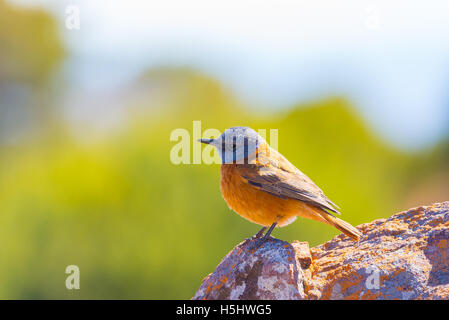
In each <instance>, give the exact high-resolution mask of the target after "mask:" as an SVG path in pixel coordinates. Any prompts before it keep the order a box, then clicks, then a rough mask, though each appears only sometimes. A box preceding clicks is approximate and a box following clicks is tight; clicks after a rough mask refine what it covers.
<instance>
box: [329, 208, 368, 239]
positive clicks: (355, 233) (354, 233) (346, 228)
mask: <svg viewBox="0 0 449 320" xmlns="http://www.w3.org/2000/svg"><path fill="white" fill-rule="evenodd" d="M321 216H322V217H323V218H324V219H325V220H326V221H327V222H328V223H329V224H330V225H331V226H334V227H335V228H337V229H338V230H340V231H341V232H343V233H344V234H345V235H347V236H348V237H350V238H352V239H353V240H356V241H358V240H359V238H360V237H361V236H362V233H361V232H360V231H359V230H357V228H355V227H353V226H352V225H350V224H349V223H347V222H346V221H343V220H341V219H339V218H337V217H334V216H333V215H331V214H329V213H327V212H323V213H321Z"/></svg>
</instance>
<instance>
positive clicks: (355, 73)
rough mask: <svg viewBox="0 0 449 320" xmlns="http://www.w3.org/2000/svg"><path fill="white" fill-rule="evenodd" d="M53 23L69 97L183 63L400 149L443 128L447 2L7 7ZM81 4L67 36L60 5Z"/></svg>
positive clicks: (448, 60) (269, 101)
mask: <svg viewBox="0 0 449 320" xmlns="http://www.w3.org/2000/svg"><path fill="white" fill-rule="evenodd" d="M10 2H14V3H16V4H20V5H28V6H30V5H31V6H36V5H39V6H43V7H44V8H46V9H48V10H50V11H51V12H52V13H53V14H54V16H55V17H57V18H58V20H59V22H60V26H61V31H62V34H63V35H64V39H65V41H66V44H67V46H68V47H69V49H70V52H71V57H70V60H71V68H70V75H71V77H72V80H73V82H72V85H73V88H74V90H80V91H92V90H99V91H105V90H106V91H107V90H111V89H114V88H120V87H121V86H123V85H125V84H126V83H127V82H128V81H130V80H132V79H133V78H134V77H136V76H138V75H139V74H140V73H141V72H142V71H143V70H145V69H146V68H149V67H155V66H160V65H170V66H181V67H184V66H189V67H192V68H195V69H198V70H200V71H202V72H204V73H206V74H208V75H211V76H214V77H216V78H218V79H219V80H220V81H222V82H223V83H224V85H225V86H226V87H227V88H229V90H231V91H232V92H234V93H235V94H236V95H237V96H238V98H239V99H241V100H242V101H244V102H245V103H247V104H248V105H251V106H259V107H263V108H268V109H270V108H288V107H291V106H292V105H293V104H296V103H301V102H309V101H314V100H318V99H321V98H323V97H327V96H333V95H344V96H346V97H347V98H349V99H350V100H351V101H353V102H354V104H355V105H356V107H357V108H358V109H359V110H360V112H361V113H362V115H364V116H365V118H366V119H367V120H368V121H369V122H370V124H371V125H372V126H373V127H374V129H375V130H376V132H377V133H379V134H380V135H381V136H383V137H385V138H386V139H388V140H389V141H391V142H392V143H394V144H397V145H398V146H402V147H404V148H420V147H423V146H426V145H428V144H432V143H435V142H437V141H438V139H440V138H441V136H442V135H443V134H444V133H447V132H448V131H449V130H448V128H447V127H448V124H449V93H448V90H447V88H448V87H449V2H447V1H443V0H441V1H432V0H430V1H412V0H408V1H365V0H358V1H357V0H342V1H332V0H328V1H325V0H315V1H302V0H258V1H255V0H240V1H234V0H227V1H212V0H190V1H185V0H184V1H183V0H176V1H175V0H168V1H136V0H128V1H118V0H78V1H75V0H73V1H65V0H62V1H61V0H59V1H57V0H14V1H10ZM69 5H74V6H76V7H77V8H79V13H80V28H79V29H72V30H69V29H68V28H67V27H66V25H65V22H66V19H67V15H68V14H67V13H66V8H67V6H69Z"/></svg>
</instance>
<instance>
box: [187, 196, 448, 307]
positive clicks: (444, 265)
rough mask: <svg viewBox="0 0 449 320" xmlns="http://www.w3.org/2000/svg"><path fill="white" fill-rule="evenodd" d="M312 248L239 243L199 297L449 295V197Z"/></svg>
mask: <svg viewBox="0 0 449 320" xmlns="http://www.w3.org/2000/svg"><path fill="white" fill-rule="evenodd" d="M357 228H358V229H359V230H360V231H362V233H363V238H362V239H361V240H360V241H359V242H354V241H352V240H351V239H349V238H348V237H346V236H344V235H342V234H341V235H339V236H337V237H335V238H334V239H332V240H330V241H328V242H326V243H324V244H322V245H320V246H317V247H314V248H312V249H309V246H308V244H307V243H306V242H297V241H294V242H293V243H291V244H290V243H288V242H284V241H281V240H278V239H274V238H270V239H269V240H267V241H266V242H265V243H264V244H263V245H262V246H261V247H260V248H258V249H255V248H254V242H255V240H254V239H247V240H245V241H243V242H242V243H240V244H239V245H237V246H236V247H235V248H234V249H233V250H232V251H231V252H230V253H229V254H228V255H227V256H226V257H225V258H224V259H223V260H222V262H221V263H220V264H219V265H218V267H217V269H216V270H215V271H214V272H213V273H211V274H209V275H208V276H207V277H206V278H205V279H204V280H203V282H202V284H201V286H200V288H199V289H198V291H197V292H196V294H195V296H194V297H193V299H448V298H449V202H444V203H437V204H434V205H432V206H428V207H418V208H414V209H410V210H408V211H404V212H401V213H398V214H395V215H393V216H392V217H390V218H389V219H379V220H375V221H373V222H371V223H366V224H362V225H360V226H358V227H357Z"/></svg>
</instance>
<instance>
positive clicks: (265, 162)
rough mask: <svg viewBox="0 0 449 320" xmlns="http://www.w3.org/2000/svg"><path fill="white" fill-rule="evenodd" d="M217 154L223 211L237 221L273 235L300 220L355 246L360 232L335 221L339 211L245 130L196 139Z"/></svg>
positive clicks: (254, 135)
mask: <svg viewBox="0 0 449 320" xmlns="http://www.w3.org/2000/svg"><path fill="white" fill-rule="evenodd" d="M198 141H199V142H201V143H205V144H210V145H213V146H215V147H216V148H217V150H218V152H219V154H220V157H221V160H222V165H221V179H220V189H221V193H222V195H223V198H224V199H225V201H226V203H227V204H228V206H229V207H230V208H231V209H232V210H234V211H235V212H237V213H238V214H239V215H240V216H242V217H243V218H245V219H248V220H249V221H251V222H254V223H257V224H259V225H262V226H263V228H262V229H261V230H260V231H259V232H258V233H257V235H256V237H257V238H259V239H260V237H262V235H263V233H264V232H265V230H266V228H267V227H269V226H270V228H269V230H268V231H267V233H266V234H265V235H264V237H263V238H261V239H260V240H261V242H263V241H264V240H265V239H267V238H268V237H269V236H270V234H271V232H272V231H273V229H274V228H275V227H276V226H278V227H283V226H286V225H288V224H290V223H292V222H293V221H294V220H296V217H298V216H299V217H303V218H308V219H312V220H316V221H319V222H323V223H326V224H328V225H331V226H333V227H335V228H337V229H338V230H340V231H341V232H343V233H344V234H346V235H347V236H349V237H351V238H352V239H354V240H358V239H359V238H360V236H361V233H360V231H359V230H357V229H356V228H355V227H353V226H352V225H350V224H349V223H347V222H345V221H343V220H341V219H339V218H337V217H335V216H334V214H340V213H339V212H338V207H337V206H336V205H335V204H334V203H333V202H332V201H331V200H329V199H328V198H327V197H326V196H325V195H324V193H323V191H321V189H320V188H318V186H317V185H316V184H315V183H313V181H312V180H310V179H309V178H308V177H307V176H306V175H305V174H303V173H302V172H301V171H299V170H298V169H297V168H296V167H295V166H294V165H292V164H291V163H290V162H289V161H288V160H287V159H286V158H284V156H282V155H281V154H280V153H279V152H277V151H276V150H274V149H272V148H271V147H270V146H269V145H268V143H267V142H266V141H265V140H264V139H263V138H262V137H261V136H260V135H258V134H257V132H256V131H254V130H252V129H251V128H247V127H232V128H229V129H227V130H226V131H225V132H224V133H223V134H222V135H221V136H220V137H218V138H216V139H200V140H198Z"/></svg>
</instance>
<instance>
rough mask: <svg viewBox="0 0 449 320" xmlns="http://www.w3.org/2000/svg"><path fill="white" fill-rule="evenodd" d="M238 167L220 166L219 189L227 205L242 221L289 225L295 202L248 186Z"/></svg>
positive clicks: (295, 206)
mask: <svg viewBox="0 0 449 320" xmlns="http://www.w3.org/2000/svg"><path fill="white" fill-rule="evenodd" d="M238 166H239V164H222V165H221V170H220V171H221V172H220V175H221V178H220V189H221V193H222V195H223V198H224V200H225V201H226V203H227V204H228V206H229V207H230V208H231V209H232V210H234V211H235V212H237V213H238V214H239V215H240V216H242V217H243V218H245V219H248V220H250V221H252V222H254V223H257V224H260V225H263V226H269V225H271V224H273V223H274V222H275V221H277V220H278V219H280V220H279V225H280V226H282V225H286V224H288V223H290V222H292V221H293V220H294V217H296V215H297V213H298V209H299V208H298V202H297V201H294V200H292V199H281V198H279V197H276V196H273V195H271V194H269V193H266V192H264V191H261V190H259V189H257V188H255V187H253V186H251V185H250V184H248V183H247V182H246V180H245V179H244V178H242V176H241V175H240V173H239V170H238Z"/></svg>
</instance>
